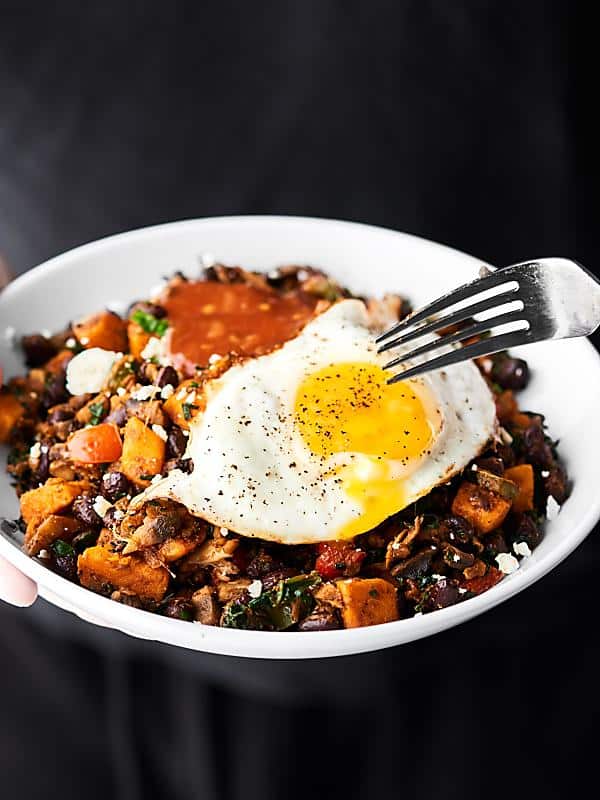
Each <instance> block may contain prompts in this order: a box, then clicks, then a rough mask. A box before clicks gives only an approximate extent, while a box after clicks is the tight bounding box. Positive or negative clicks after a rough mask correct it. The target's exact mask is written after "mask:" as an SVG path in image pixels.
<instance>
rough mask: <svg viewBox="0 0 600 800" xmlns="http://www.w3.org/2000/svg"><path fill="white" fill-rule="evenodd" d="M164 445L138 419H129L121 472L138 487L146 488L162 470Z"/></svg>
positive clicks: (124, 438)
mask: <svg viewBox="0 0 600 800" xmlns="http://www.w3.org/2000/svg"><path fill="white" fill-rule="evenodd" d="M164 460H165V443H164V442H163V440H162V439H161V438H160V436H157V435H156V434H155V433H154V431H152V430H150V428H148V427H147V426H146V425H144V423H143V422H142V420H141V419H138V417H130V418H129V419H128V420H127V425H126V426H125V435H124V437H123V453H122V456H121V472H123V473H125V475H127V477H128V478H129V480H131V481H133V482H134V483H137V484H138V485H140V486H147V485H148V482H149V481H150V480H151V479H152V477H153V476H154V475H158V473H159V472H160V471H161V470H162V468H163V463H164Z"/></svg>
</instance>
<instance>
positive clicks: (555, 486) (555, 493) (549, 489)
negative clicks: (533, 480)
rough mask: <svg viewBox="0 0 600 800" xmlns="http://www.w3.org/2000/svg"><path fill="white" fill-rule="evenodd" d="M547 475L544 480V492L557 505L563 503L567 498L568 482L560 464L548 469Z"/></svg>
mask: <svg viewBox="0 0 600 800" xmlns="http://www.w3.org/2000/svg"><path fill="white" fill-rule="evenodd" d="M548 471H549V473H550V474H549V475H547V476H546V477H545V478H544V491H545V493H546V495H552V497H553V498H554V499H555V500H556V502H557V503H560V504H562V503H564V502H565V500H566V499H567V497H568V496H569V481H568V479H567V474H566V472H565V471H564V469H563V468H562V467H561V465H560V464H555V465H554V466H553V467H550V469H549V470H548Z"/></svg>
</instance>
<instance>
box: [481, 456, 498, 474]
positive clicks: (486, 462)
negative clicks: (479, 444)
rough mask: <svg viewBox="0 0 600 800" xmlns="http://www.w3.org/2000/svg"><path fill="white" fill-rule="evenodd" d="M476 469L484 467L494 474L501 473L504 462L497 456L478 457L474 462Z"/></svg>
mask: <svg viewBox="0 0 600 800" xmlns="http://www.w3.org/2000/svg"><path fill="white" fill-rule="evenodd" d="M475 463H476V464H477V468H478V469H484V470H486V471H487V472H493V474H494V475H502V474H503V473H504V463H503V461H502V459H501V458H498V457H497V456H487V457H485V458H478V459H477V461H476V462H475Z"/></svg>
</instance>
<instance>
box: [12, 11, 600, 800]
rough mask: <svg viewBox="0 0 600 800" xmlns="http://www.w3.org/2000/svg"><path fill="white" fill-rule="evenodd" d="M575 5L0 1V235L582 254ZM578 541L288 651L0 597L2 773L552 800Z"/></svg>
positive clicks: (96, 783)
mask: <svg viewBox="0 0 600 800" xmlns="http://www.w3.org/2000/svg"><path fill="white" fill-rule="evenodd" d="M586 7H587V4H584V3H578V2H571V3H567V2H558V3H550V2H535V1H534V2H503V3H493V2H492V3H479V2H456V3H452V2H444V1H443V0H437V1H436V0H430V2H395V3H392V2H389V3H384V2H362V3H358V2H341V0H340V2H333V1H332V0H318V1H317V0H315V1H313V0H304V2H297V3H286V2H263V3H252V2H246V3H232V2H220V3H189V4H187V3H169V4H167V3H161V4H159V3H155V4H150V3H145V4H144V3H129V4H124V3H116V2H110V1H108V2H103V3H100V4H85V3H80V4H71V5H65V4H60V6H58V7H57V6H56V5H55V4H50V3H47V4H41V3H40V4H39V5H38V4H35V5H30V6H28V5H27V4H23V3H20V4H18V5H17V4H15V5H12V4H8V3H3V4H2V5H1V20H0V253H2V255H3V256H4V257H5V258H6V260H7V261H8V262H9V263H10V264H11V265H12V266H13V268H14V269H15V270H16V271H17V272H20V271H23V270H25V269H27V268H29V267H31V266H33V265H34V264H35V263H37V262H39V261H42V260H45V259H46V258H48V257H50V256H52V255H54V254H56V253H57V252H60V251H62V250H64V249H67V248H69V247H72V246H74V245H77V244H80V243H82V242H84V241H88V240H91V239H94V238H97V237H100V236H104V235H107V234H110V233H114V232H117V231H120V230H125V229H128V228H133V227H138V226H144V225H149V224H153V223H157V222H163V221H168V220H172V219H179V218H184V217H195V216H203V215H218V214H230V213H231V214H238V213H292V214H307V215H315V216H329V217H338V218H345V219H354V220H360V221H365V222H370V223H374V224H380V225H385V226H389V227H392V228H397V229H400V230H406V231H409V232H411V233H416V234H418V235H422V236H425V237H429V238H433V239H436V240H438V241H442V242H445V243H447V244H450V245H453V246H456V247H458V248H459V249H462V250H465V251H468V252H472V253H474V254H475V255H477V256H479V257H481V258H483V259H485V260H488V261H490V262H492V263H495V264H498V265H503V264H508V263H511V262H514V261H519V260H523V259H526V258H535V257H539V256H543V255H548V256H551V255H566V256H570V257H574V258H577V259H578V260H580V261H581V262H582V263H583V264H585V265H586V266H587V267H588V268H590V269H591V270H595V271H596V272H598V271H599V269H600V268H599V267H598V264H600V261H599V258H598V256H599V252H598V250H599V245H598V236H597V230H596V225H595V222H596V204H595V200H596V197H595V195H596V187H597V181H598V177H599V176H598V172H599V170H598V156H597V141H596V140H597V126H596V124H595V121H594V120H595V115H596V108H595V106H596V105H597V72H596V58H595V52H594V48H595V47H597V45H596V43H595V41H594V28H593V26H592V21H591V19H590V18H588V17H587V11H586ZM282 260H285V254H282ZM49 302H63V298H49ZM65 313H66V315H67V316H68V313H67V310H66V312H65ZM574 379H575V376H574ZM565 413H568V409H565ZM581 435H582V436H584V435H585V431H582V432H581ZM590 469H594V470H596V471H597V468H596V466H595V465H590ZM597 561H598V544H597V536H596V533H594V534H593V535H592V536H590V537H589V538H588V540H587V541H586V542H585V544H584V545H582V546H581V547H580V548H579V550H578V551H577V552H576V553H575V554H574V555H573V556H571V557H570V558H569V559H568V561H567V562H566V563H565V564H563V565H561V566H560V567H558V568H557V569H556V570H555V571H554V572H553V573H552V574H551V575H549V576H547V577H546V578H544V580H543V581H541V582H540V583H538V584H537V585H535V586H534V587H532V588H530V589H529V590H528V591H527V592H525V593H524V594H522V595H519V596H518V597H516V598H514V599H513V600H511V601H509V602H507V603H505V604H504V605H503V606H502V607H500V608H497V609H495V610H493V611H491V612H489V613H487V614H486V615H484V616H483V617H481V618H479V619H477V620H475V621H473V622H470V623H468V624H466V625H463V626H461V627H460V628H457V629H454V630H451V631H448V632H446V633H444V634H441V635H438V636H436V637H434V638H432V639H429V640H426V641H422V642H417V643H414V644H411V645H407V646H403V647H400V648H396V649H393V650H390V651H388V652H383V653H378V654H369V655H365V656H359V657H353V658H345V659H334V660H329V661H322V662H312V663H305V664H298V663H289V664H286V663H266V662H256V661H254V662H251V661H242V660H236V659H229V658H219V657H212V656H203V655H201V654H188V653H185V652H180V651H176V650H173V649H171V648H168V647H165V646H159V645H153V644H148V643H143V642H135V641H133V640H130V639H127V638H125V637H123V636H121V635H120V634H117V633H113V632H104V631H101V630H99V629H96V628H92V627H91V626H89V625H85V624H83V623H79V622H77V621H76V620H74V619H71V618H70V617H69V616H67V615H66V614H62V613H60V612H58V611H56V610H55V609H53V608H51V607H49V606H46V605H44V604H42V603H38V604H37V605H36V607H34V609H32V610H31V611H26V612H22V611H16V610H12V609H9V608H7V607H2V608H0V677H1V681H2V682H1V684H0V685H1V687H2V688H1V690H0V691H1V692H2V695H1V696H2V700H1V703H0V782H2V785H3V796H4V794H5V792H6V796H7V797H10V798H13V797H15V798H17V797H19V798H23V800H34V798H38V797H39V798H41V797H44V798H48V797H50V798H53V799H54V798H65V800H70V799H71V798H75V797H78V798H80V797H82V796H84V797H86V798H89V799H90V800H94V799H95V798H96V797H98V798H100V797H102V798H107V797H115V798H118V799H119V800H120V798H128V800H137V798H142V797H143V798H157V799H160V800H162V798H174V799H176V798H195V797H199V798H200V797H202V798H206V800H210V798H213V797H219V798H221V797H223V798H238V797H239V798H244V799H245V800H253V798H271V797H273V798H275V797H281V796H285V797H288V798H295V797H303V798H306V797H310V796H312V797H315V796H316V797H319V798H320V797H326V796H328V795H333V796H344V797H370V796H376V794H378V793H379V794H381V795H383V794H384V793H385V795H391V796H393V797H396V796H398V797H400V796H419V797H421V798H434V797H436V798H437V797H444V798H464V797H475V798H479V797H485V798H495V797H504V796H506V795H508V794H510V795H511V796H516V797H521V796H525V795H529V794H530V793H531V792H532V791H535V792H536V793H539V795H540V796H544V797H546V798H555V797H556V798H559V797H560V798H562V797H564V796H565V795H566V794H567V792H571V791H573V789H574V785H581V784H582V782H583V780H584V779H585V778H589V779H593V778H594V777H595V773H596V769H595V763H594V751H595V742H594V740H595V732H596V725H595V721H596V718H597V713H598V709H599V705H600V703H599V699H598V692H597V676H596V662H597V655H598V645H599V634H598V625H597V613H598V605H597V602H596V594H595V580H596V577H595V569H594V566H595V564H596V563H597Z"/></svg>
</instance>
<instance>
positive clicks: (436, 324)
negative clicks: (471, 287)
mask: <svg viewBox="0 0 600 800" xmlns="http://www.w3.org/2000/svg"><path fill="white" fill-rule="evenodd" d="M515 291H517V289H515V288H512V289H510V290H508V292H510V293H513V292H515ZM508 292H507V293H504V292H503V293H501V294H495V295H494V296H493V297H488V298H486V299H485V300H481V301H480V302H479V303H475V305H472V306H467V307H466V308H461V309H459V310H458V311H454V312H453V313H451V314H447V315H446V316H444V317H437V319H434V320H432V321H431V322H428V323H427V324H425V325H421V327H419V328H416V329H415V330H414V331H411V330H409V331H407V332H406V333H400V335H399V336H398V337H396V338H394V339H390V340H389V341H387V342H385V343H384V344H382V345H381V347H380V348H379V350H378V351H377V352H379V353H385V351H386V350H392V349H393V348H394V347H399V346H400V345H401V344H407V343H408V342H412V341H413V340H414V339H419V338H420V337H421V336H425V334H427V333H435V331H438V330H439V329H440V328H446V327H447V326H448V325H457V324H458V323H459V322H464V321H465V320H466V319H469V317H472V316H473V315H474V314H481V313H482V312H484V311H491V310H492V308H494V307H495V306H503V305H505V304H506V303H510V302H514V301H511V300H510V299H509V297H508V296H507V294H508ZM515 300H516V298H515Z"/></svg>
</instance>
